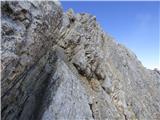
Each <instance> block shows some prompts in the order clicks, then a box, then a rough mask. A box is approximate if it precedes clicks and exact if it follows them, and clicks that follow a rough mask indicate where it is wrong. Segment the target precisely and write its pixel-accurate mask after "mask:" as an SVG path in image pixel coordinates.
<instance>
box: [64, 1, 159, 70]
mask: <svg viewBox="0 0 160 120" xmlns="http://www.w3.org/2000/svg"><path fill="white" fill-rule="evenodd" d="M62 6H63V9H64V11H66V10H67V9H69V8H73V10H74V11H75V12H80V13H83V12H87V13H90V14H93V15H95V16H96V18H97V21H98V23H100V25H101V26H102V28H103V29H104V31H106V32H107V33H109V34H110V35H111V36H112V37H114V38H115V39H116V41H118V42H119V43H121V44H124V45H125V46H126V47H127V48H130V49H131V50H132V51H133V52H134V53H135V54H136V55H137V57H138V59H139V60H140V61H141V62H142V64H143V65H144V66H145V67H147V68H150V69H153V68H159V69H160V62H159V61H160V38H159V37H160V36H159V34H160V31H159V27H160V25H159V24H160V23H159V20H160V2H151V1H148V2H139V1H137V2H136V1H133V2H129V1H125V2H115V1H113V2H111V1H103V2H102V1H101V2H98V1H94V2H93V1H92V2H89V1H84V2H82V1H81V2H80V1H78V2H75V1H62Z"/></svg>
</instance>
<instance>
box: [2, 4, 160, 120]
mask: <svg viewBox="0 0 160 120" xmlns="http://www.w3.org/2000/svg"><path fill="white" fill-rule="evenodd" d="M1 10H2V17H1V20H2V23H1V25H2V47H1V57H2V58H1V62H2V65H1V66H2V67H1V68H2V70H1V75H2V79H1V81H2V83H1V88H2V94H1V100H2V120H159V118H160V96H159V91H160V71H159V70H157V69H155V70H148V69H146V68H145V67H143V65H142V64H141V62H140V61H139V60H138V59H137V57H136V55H135V54H134V53H133V52H132V51H131V50H129V49H127V48H126V47H125V46H123V45H121V44H119V43H117V42H116V41H115V40H114V38H112V37H111V36H109V35H108V34H107V33H105V32H104V31H103V30H102V28H101V27H100V25H99V24H98V23H97V21H96V17H95V16H93V15H90V14H87V13H75V12H74V10H72V9H69V10H68V11H67V12H66V13H63V11H62V9H61V5H60V3H59V2H53V1H52V2H51V1H50V2H46V1H45V2H42V1H41V2H27V1H26V2H24V1H22V2H18V1H17V2H1Z"/></svg>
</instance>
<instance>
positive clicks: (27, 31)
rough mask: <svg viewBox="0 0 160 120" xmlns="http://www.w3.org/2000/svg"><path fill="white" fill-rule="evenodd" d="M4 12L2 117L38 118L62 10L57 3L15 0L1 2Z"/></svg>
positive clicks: (13, 119)
mask: <svg viewBox="0 0 160 120" xmlns="http://www.w3.org/2000/svg"><path fill="white" fill-rule="evenodd" d="M1 15H2V17H1V20H2V23H1V25H2V41H1V42H2V43H1V44H2V52H1V63H2V64H1V68H2V69H1V75H2V76H1V88H2V92H1V100H2V119H3V120H16V119H21V120H25V119H28V120H29V119H31V118H32V117H33V119H34V117H35V115H36V114H32V113H33V112H34V109H38V108H37V107H38V106H39V105H38V104H40V101H41V100H40V99H41V97H42V96H43V91H44V90H43V89H45V87H46V85H47V79H48V78H49V75H50V74H51V71H52V70H51V68H50V67H49V66H50V64H51V63H52V62H53V61H52V59H51V58H52V54H51V49H52V46H53V45H54V44H55V42H56V40H57V37H58V33H59V29H60V28H61V24H62V22H61V17H62V10H61V7H60V6H59V4H58V3H56V2H27V1H21V2H18V1H17V2H16V1H13V2H1ZM41 94H42V95H41ZM32 115H33V116H32ZM20 116H21V117H20Z"/></svg>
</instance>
